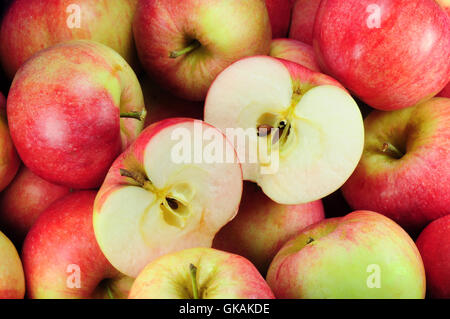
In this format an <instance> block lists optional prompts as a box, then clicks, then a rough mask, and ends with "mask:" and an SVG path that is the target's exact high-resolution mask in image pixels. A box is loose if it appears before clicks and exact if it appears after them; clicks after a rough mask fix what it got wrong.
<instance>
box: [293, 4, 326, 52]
mask: <svg viewBox="0 0 450 319" xmlns="http://www.w3.org/2000/svg"><path fill="white" fill-rule="evenodd" d="M320 1H321V0H295V2H294V7H293V9H292V21H291V28H290V29H289V38H291V39H295V40H298V41H301V42H304V43H306V44H311V45H312V43H313V31H314V22H315V21H316V14H317V11H318V9H319V5H320Z"/></svg>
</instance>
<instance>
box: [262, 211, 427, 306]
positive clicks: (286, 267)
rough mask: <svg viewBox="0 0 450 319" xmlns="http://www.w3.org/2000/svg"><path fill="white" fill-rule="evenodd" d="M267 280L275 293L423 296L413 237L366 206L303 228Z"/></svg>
mask: <svg viewBox="0 0 450 319" xmlns="http://www.w3.org/2000/svg"><path fill="white" fill-rule="evenodd" d="M267 282H268V283H269V286H270V287H271V288H272V290H273V292H274V294H275V296H276V297H277V298H293V299H324V298H332V299H341V298H344V299H349V298H352V299H353V298H356V299H366V298H367V299H373V298H377V299H378V298H383V299H388V298H389V299H390V298H394V299H400V298H401V299H404V298H406V299H413V298H424V297H425V271H424V267H423V262H422V259H421V257H420V254H419V251H418V250H417V247H416V246H415V245H414V242H413V240H412V239H411V238H410V237H409V236H408V234H407V233H406V232H405V231H404V230H403V229H402V228H401V227H400V226H398V225H397V224H396V223H395V222H393V221H392V220H390V219H389V218H387V217H385V216H383V215H381V214H378V213H375V212H371V211H356V212H353V213H350V214H348V215H346V216H344V217H337V218H329V219H325V220H324V221H322V222H319V223H316V224H314V225H311V226H310V227H307V228H306V229H304V230H303V231H302V232H301V233H300V234H298V235H297V236H296V237H295V238H293V239H291V240H290V241H288V242H287V243H286V244H285V245H284V246H283V248H281V250H280V251H279V252H278V253H277V255H276V256H275V258H274V260H273V261H272V263H271V265H270V268H269V271H268V274H267Z"/></svg>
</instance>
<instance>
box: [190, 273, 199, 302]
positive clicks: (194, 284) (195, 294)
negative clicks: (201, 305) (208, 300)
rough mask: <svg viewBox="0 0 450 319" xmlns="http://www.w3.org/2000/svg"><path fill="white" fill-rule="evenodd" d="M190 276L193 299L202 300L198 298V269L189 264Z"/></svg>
mask: <svg viewBox="0 0 450 319" xmlns="http://www.w3.org/2000/svg"><path fill="white" fill-rule="evenodd" d="M189 274H190V276H191V283H192V294H193V298H194V299H200V298H199V296H198V286H197V267H195V266H194V265H193V264H189Z"/></svg>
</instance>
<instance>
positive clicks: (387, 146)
mask: <svg viewBox="0 0 450 319" xmlns="http://www.w3.org/2000/svg"><path fill="white" fill-rule="evenodd" d="M381 151H382V152H383V153H385V154H387V155H389V156H391V157H393V158H396V159H400V158H402V157H403V155H405V154H403V153H402V152H400V151H399V149H398V148H396V147H395V146H394V145H392V144H391V143H388V142H385V143H383V147H382V148H381Z"/></svg>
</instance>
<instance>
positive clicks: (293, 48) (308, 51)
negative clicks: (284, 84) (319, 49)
mask: <svg viewBox="0 0 450 319" xmlns="http://www.w3.org/2000/svg"><path fill="white" fill-rule="evenodd" d="M269 55H270V56H272V57H274V58H279V59H285V60H289V61H292V62H295V63H298V64H301V65H303V66H305V67H307V68H308V69H310V70H312V71H315V72H320V68H319V65H318V64H317V62H316V58H315V56H314V49H313V47H312V46H310V45H308V44H305V43H303V42H300V41H297V40H292V39H274V40H272V44H271V45H270V54H269Z"/></svg>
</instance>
